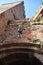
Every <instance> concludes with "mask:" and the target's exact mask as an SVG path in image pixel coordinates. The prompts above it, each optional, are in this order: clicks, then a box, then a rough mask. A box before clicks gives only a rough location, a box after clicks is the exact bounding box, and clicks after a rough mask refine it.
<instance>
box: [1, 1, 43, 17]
mask: <svg viewBox="0 0 43 65" xmlns="http://www.w3.org/2000/svg"><path fill="white" fill-rule="evenodd" d="M17 1H24V6H25V15H26V18H31V17H32V16H34V14H35V12H37V10H38V8H39V7H40V5H41V3H42V2H43V0H0V4H5V3H10V2H17Z"/></svg>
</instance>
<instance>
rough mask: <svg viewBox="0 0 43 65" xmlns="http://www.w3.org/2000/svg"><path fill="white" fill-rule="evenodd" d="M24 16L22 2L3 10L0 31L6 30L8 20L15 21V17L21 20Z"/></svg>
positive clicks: (0, 18)
mask: <svg viewBox="0 0 43 65" xmlns="http://www.w3.org/2000/svg"><path fill="white" fill-rule="evenodd" d="M24 18H25V12H24V5H23V3H20V4H19V5H17V6H15V7H13V8H11V9H9V10H7V11H5V12H3V13H2V14H0V33H1V32H2V31H4V29H5V27H6V25H7V22H8V20H11V22H13V21H14V20H15V19H16V20H19V19H24Z"/></svg>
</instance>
